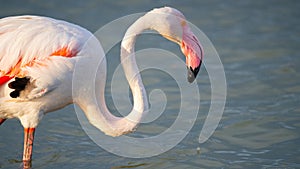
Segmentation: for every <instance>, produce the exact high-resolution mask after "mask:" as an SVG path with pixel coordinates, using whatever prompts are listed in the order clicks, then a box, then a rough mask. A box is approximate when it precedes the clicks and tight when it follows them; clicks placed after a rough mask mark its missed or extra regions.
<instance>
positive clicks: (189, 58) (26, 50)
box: [0, 7, 203, 168]
mask: <svg viewBox="0 0 300 169" xmlns="http://www.w3.org/2000/svg"><path fill="white" fill-rule="evenodd" d="M157 14H160V15H157ZM146 29H152V30H155V31H157V32H158V33H160V34H161V35H162V36H163V37H165V38H167V39H169V40H170V41H173V42H175V43H177V44H178V45H179V46H180V47H181V50H182V52H183V54H184V55H185V56H186V65H187V68H188V81H189V82H190V83H191V82H193V81H194V79H195V77H196V76H197V73H198V71H199V68H200V65H201V61H202V57H203V49H202V47H201V45H200V43H199V41H198V39H197V38H196V36H195V35H194V34H193V32H192V31H191V30H190V28H189V26H188V24H187V21H186V20H185V17H184V16H183V14H182V13H181V12H179V11H178V10H176V9H174V8H170V7H163V8H158V9H153V10H152V11H150V12H148V13H146V14H145V15H144V16H142V17H140V18H139V19H138V20H137V21H136V22H135V23H133V24H132V25H131V26H130V27H129V28H128V30H127V32H126V34H125V37H127V38H124V39H123V41H122V44H121V59H122V60H125V58H129V61H127V62H124V63H123V68H124V71H125V74H126V77H127V80H128V81H129V85H130V88H131V91H132V92H133V99H134V106H133V109H134V110H135V111H132V112H131V113H130V114H129V115H128V116H127V117H134V118H135V119H136V120H134V121H132V120H128V118H127V117H116V116H114V115H112V114H111V113H110V112H109V111H108V109H107V107H106V104H105V99H104V87H105V80H106V66H105V65H106V63H104V66H103V68H101V67H100V73H101V77H102V79H100V80H99V81H100V93H99V94H100V103H101V105H100V107H101V108H100V109H99V108H98V107H97V106H96V103H95V101H94V100H92V99H91V98H90V97H87V96H86V95H85V94H80V92H81V91H82V92H83V91H84V90H81V89H82V88H85V89H86V86H81V87H82V88H81V87H78V88H76V89H75V90H76V91H78V93H79V94H78V95H76V96H74V95H73V96H72V87H71V86H72V75H73V72H74V67H75V66H74V65H75V64H76V63H78V62H80V61H82V60H85V63H86V65H85V66H87V67H88V66H90V65H92V63H91V64H89V60H88V59H87V58H89V57H90V56H97V57H103V58H104V59H105V56H102V55H101V53H98V52H97V50H95V49H94V48H93V46H85V47H83V46H84V44H85V42H86V41H87V40H88V39H89V38H95V37H94V36H93V34H92V33H90V32H89V31H87V30H86V29H84V28H82V27H80V26H77V25H74V24H71V23H68V22H65V21H61V20H56V19H52V18H48V17H41V16H14V17H6V18H3V19H1V20H0V49H1V50H0V51H1V52H0V124H2V123H3V122H4V121H5V120H6V119H9V118H18V119H19V120H20V122H21V124H22V126H23V127H24V152H23V167H24V168H30V167H31V159H32V147H33V141H34V132H35V128H36V127H37V125H38V124H39V122H40V120H41V119H42V117H43V116H44V115H45V114H46V113H48V112H51V111H54V110H57V109H61V108H63V107H65V106H66V105H68V104H72V103H75V104H78V105H79V106H80V108H81V109H82V110H83V111H84V112H85V114H86V116H87V118H88V120H89V121H90V123H91V124H92V125H94V126H95V127H97V128H98V129H100V130H101V131H103V132H104V133H105V134H107V135H111V136H119V135H122V134H126V133H128V132H131V131H133V130H134V129H135V127H136V126H137V124H138V123H139V120H140V119H141V117H142V116H143V113H144V112H145V111H146V110H147V109H148V107H147V106H148V103H147V97H146V92H145V89H144V86H143V83H142V79H141V77H140V75H139V74H138V68H137V65H136V62H135V57H130V56H132V53H134V44H135V40H136V37H137V36H138V34H140V33H141V32H142V31H143V30H146ZM95 39H96V38H95ZM90 62H91V61H90ZM133 75H134V76H133ZM82 76H83V77H84V74H83V75H82ZM129 78H133V79H131V80H129ZM83 79H84V78H83Z"/></svg>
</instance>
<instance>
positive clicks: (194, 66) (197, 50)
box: [181, 32, 203, 83]
mask: <svg viewBox="0 0 300 169" xmlns="http://www.w3.org/2000/svg"><path fill="white" fill-rule="evenodd" d="M181 50H182V52H183V54H184V55H185V56H186V65H187V80H188V82H189V83H192V82H193V81H194V80H195V79H196V77H197V74H198V72H199V70H200V66H201V63H202V58H203V48H202V46H201V44H200V43H199V41H198V39H197V38H196V37H195V35H194V34H193V33H191V32H190V33H189V34H188V35H185V36H184V38H183V40H182V42H181Z"/></svg>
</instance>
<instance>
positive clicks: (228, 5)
mask: <svg viewBox="0 0 300 169" xmlns="http://www.w3.org/2000/svg"><path fill="white" fill-rule="evenodd" d="M21 3H23V4H21ZM165 4H168V5H170V6H173V7H176V8H179V9H180V10H182V11H183V12H184V13H185V14H186V16H187V18H188V19H189V20H190V21H191V22H192V23H194V24H195V25H197V26H198V27H199V28H200V29H202V31H204V32H205V33H206V34H207V36H208V37H209V38H210V39H211V40H212V42H213V44H215V47H216V48H217V50H218V52H219V54H220V56H221V59H222V61H223V64H224V67H225V73H226V77H227V83H228V96H227V104H226V108H225V112H224V114H223V118H222V120H221V122H220V125H219V127H218V129H217V131H216V132H215V133H214V135H213V136H212V137H211V138H210V139H209V140H208V141H207V142H205V143H204V144H201V145H198V136H199V132H200V129H201V127H202V124H203V122H204V120H205V117H206V113H207V112H208V109H209V106H210V84H209V79H208V76H207V72H206V71H205V68H204V67H203V68H202V70H201V72H200V76H199V78H198V79H197V81H198V83H199V86H200V87H199V89H200V92H201V101H202V102H201V108H200V112H199V115H198V119H197V121H196V124H195V126H194V128H193V129H192V130H191V132H190V133H189V135H188V136H187V137H186V138H185V139H184V140H183V141H182V142H181V143H180V144H179V145H177V146H176V147H175V148H173V149H172V150H170V151H168V152H166V153H164V154H161V155H159V156H156V157H152V158H147V159H129V158H123V157H119V156H115V155H112V154H110V153H107V152H105V151H104V150H103V149H101V148H100V147H98V146H97V145H96V144H95V143H93V142H92V141H91V140H90V139H89V138H88V136H87V135H86V134H85V133H84V132H83V130H82V129H81V127H80V124H79V123H78V121H77V118H76V114H75V112H74V110H73V107H72V106H69V107H67V108H66V109H63V110H60V111H58V112H56V113H51V114H48V115H47V116H46V117H45V118H44V119H43V121H42V122H41V124H40V126H39V127H38V129H37V132H36V140H35V146H34V154H33V159H34V160H33V165H34V168H43V169H44V168H178V169H181V168H199V167H200V168H269V167H275V168H299V167H300V163H299V161H300V149H299V143H300V138H299V137H300V133H299V128H300V123H299V120H300V119H299V113H300V108H299V106H298V105H299V101H300V96H299V94H300V85H299V84H300V83H299V79H300V75H299V66H298V65H300V59H299V57H300V56H299V52H298V48H299V44H300V43H299V42H300V39H299V37H300V36H299V35H300V34H299V32H300V30H299V28H300V27H299V17H300V12H299V10H298V9H299V8H300V3H298V2H297V1H257V2H253V1H250V0H249V1H239V2H237V1H226V2H223V1H220V0H213V1H197V2H195V1H182V2H181V1H180V2H179V1H178V2H175V1H164V2H154V1H153V2H152V1H143V2H139V1H129V0H127V1H121V2H115V1H103V2H98V1H85V2H83V1H82V2H77V1H76V2H74V1H66V3H61V2H60V1H58V0H57V1H49V2H48V1H28V3H25V2H19V1H16V2H14V1H9V2H6V3H3V4H1V7H0V8H1V10H0V16H1V17H3V16H8V15H15V14H21V13H26V14H29V13H31V14H40V15H47V16H52V17H56V18H62V19H65V20H68V21H72V22H75V23H78V24H80V25H82V26H84V27H86V28H88V29H89V30H92V31H95V30H97V28H99V27H100V26H102V25H104V24H105V23H107V22H109V21H111V20H113V19H116V18H118V17H121V16H124V15H126V14H130V13H134V12H142V11H147V10H150V9H151V8H153V7H156V6H162V5H165ZM145 38H148V37H145ZM150 38H151V37H150ZM155 40H156V41H154V43H155V44H156V45H158V46H160V47H163V48H165V49H168V50H170V51H176V52H178V54H179V50H178V47H177V46H176V45H173V44H170V43H168V42H167V41H164V40H162V39H155ZM138 43H139V41H138ZM140 43H143V42H141V41H140ZM151 47H153V46H151ZM117 55H118V47H116V49H115V50H114V49H113V51H112V52H111V53H110V54H109V58H108V62H109V63H110V64H109V69H113V68H110V67H114V66H116V65H117V64H118V63H119V61H118V57H116V56H117ZM109 72H110V73H109V75H108V76H109V77H110V76H111V73H112V70H109ZM183 74H184V73H183ZM144 78H145V80H144V81H145V82H146V83H147V84H148V87H147V88H153V89H155V88H159V86H162V88H163V89H164V90H167V91H168V92H167V94H168V105H167V110H166V112H164V113H163V115H161V116H160V117H159V118H158V119H157V121H155V122H153V123H151V124H145V125H142V126H140V128H139V130H138V131H137V133H135V134H136V135H139V134H146V135H147V134H149V135H151V134H154V135H155V134H157V132H158V131H163V130H165V129H166V128H168V127H169V126H170V125H171V124H172V123H173V122H174V120H175V119H176V116H177V112H176V109H178V103H179V102H180V100H179V99H178V96H177V95H178V92H176V90H177V86H176V85H170V83H168V81H169V80H168V78H167V79H166V78H165V77H164V75H163V74H157V75H152V76H151V73H149V72H148V73H145V74H144ZM109 80H110V79H109ZM108 83H109V82H108ZM108 89H109V88H108ZM109 96H110V95H109V91H108V99H107V100H108V103H109V104H110V108H111V109H112V110H114V107H113V106H112V105H111V104H112V101H111V98H110V97H109ZM0 135H1V137H0V154H1V155H0V157H1V158H0V168H17V167H18V166H19V165H20V161H19V159H21V155H22V144H23V143H22V142H23V140H22V138H23V130H22V127H21V125H20V124H19V122H18V121H17V120H8V121H6V122H5V123H4V124H3V125H2V126H1V127H0ZM197 147H200V148H201V149H200V153H199V152H198V151H197ZM149 148H151V147H149Z"/></svg>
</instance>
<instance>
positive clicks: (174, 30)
mask: <svg viewBox="0 0 300 169" xmlns="http://www.w3.org/2000/svg"><path fill="white" fill-rule="evenodd" d="M150 13H155V14H160V15H159V16H155V18H154V19H153V21H152V22H154V23H152V25H154V26H153V29H155V30H157V31H158V32H159V33H160V34H161V35H162V36H163V37H165V38H166V39H168V40H170V41H173V42H175V43H177V44H178V45H179V46H180V48H181V51H182V53H183V54H184V55H185V57H186V66H187V70H188V73H187V80H188V82H190V83H192V82H193V81H194V80H195V78H196V76H197V74H198V72H199V70H200V66H201V63H202V58H203V55H204V53H203V48H202V46H201V44H200V42H199V40H198V39H197V37H196V36H195V35H194V33H193V32H192V31H191V29H190V27H189V25H188V23H187V21H186V19H185V17H184V15H183V14H182V13H181V12H180V11H178V10H177V9H174V8H170V7H164V8H158V9H154V10H152V11H151V12H150ZM156 18H160V19H159V22H157V19H156Z"/></svg>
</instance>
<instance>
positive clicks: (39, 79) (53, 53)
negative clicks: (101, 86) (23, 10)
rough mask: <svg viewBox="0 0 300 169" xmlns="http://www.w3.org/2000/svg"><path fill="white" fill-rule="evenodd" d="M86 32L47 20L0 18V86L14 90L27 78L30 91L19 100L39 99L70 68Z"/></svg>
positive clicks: (62, 22) (35, 17) (14, 95)
mask: <svg viewBox="0 0 300 169" xmlns="http://www.w3.org/2000/svg"><path fill="white" fill-rule="evenodd" d="M86 33H88V31H85V30H83V28H81V27H79V26H77V25H74V24H70V23H67V22H65V21H60V20H55V19H52V18H47V17H40V16H29V15H28V16H17V17H7V18H3V19H0V86H1V85H3V84H6V83H7V82H8V81H9V82H10V83H9V87H10V88H12V89H15V91H17V88H22V86H21V87H20V85H19V86H18V83H19V82H22V83H24V81H26V79H27V81H28V82H29V83H30V84H31V85H30V86H29V88H30V89H28V90H27V91H26V93H23V96H22V97H23V98H27V99H33V98H37V97H40V96H43V95H44V94H45V93H47V92H49V91H51V90H52V89H54V88H55V87H56V86H57V85H59V84H60V82H61V81H62V80H63V79H64V78H65V76H66V73H70V71H71V70H72V69H73V65H74V63H73V62H74V60H73V59H72V58H73V57H75V56H77V55H79V53H80V50H81V47H82V45H83V43H84V42H85V40H86V37H88V36H87V35H86ZM13 78H15V79H14V81H13ZM22 78H24V79H23V80H20V79H22ZM27 87H28V86H27ZM11 96H12V97H19V96H20V93H18V94H13V95H11ZM20 97H21V96H20Z"/></svg>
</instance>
